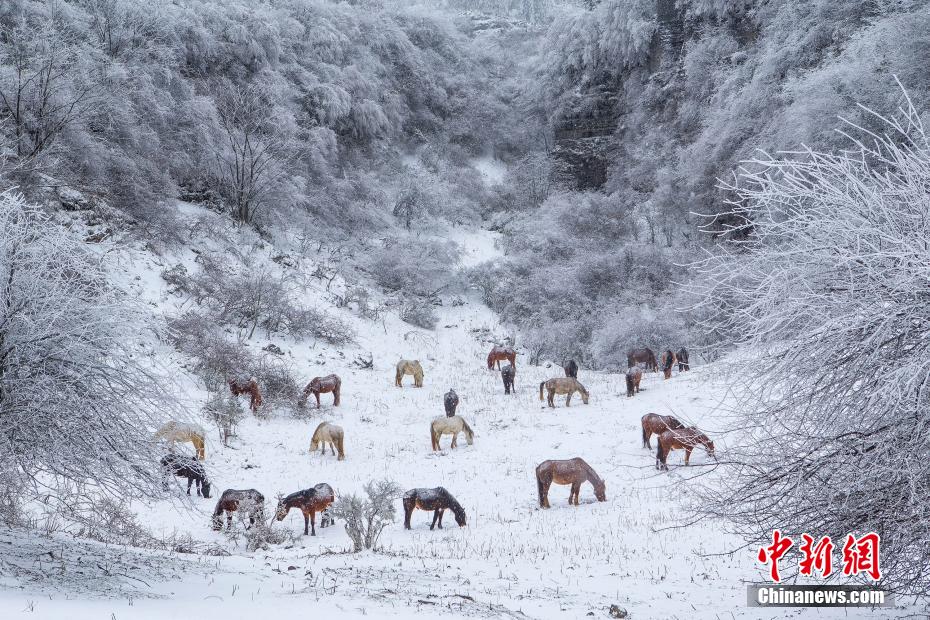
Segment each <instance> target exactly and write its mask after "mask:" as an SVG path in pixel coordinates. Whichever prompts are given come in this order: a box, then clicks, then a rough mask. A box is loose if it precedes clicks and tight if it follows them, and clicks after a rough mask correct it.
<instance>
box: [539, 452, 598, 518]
mask: <svg viewBox="0 0 930 620" xmlns="http://www.w3.org/2000/svg"><path fill="white" fill-rule="evenodd" d="M553 482H554V483H556V484H570V485H572V489H571V491H569V493H568V503H569V505H571V504H575V506H577V505H578V495H579V494H580V492H581V484H582V483H583V482H590V483H591V486H593V487H594V496H595V497H597V501H599V502H603V501H606V500H607V485H606V483H605V482H604V481H603V480H602V479H601V477H600V476H598V475H597V472H595V471H594V468H592V467H591V466H590V465H588V464H587V463H585V461H584V459H581V458H573V459H568V460H565V461H543V462H542V463H540V464H539V465H538V466H537V467H536V484H537V487H538V489H539V507H540V508H549V487H550V486H551V485H552V483H553Z"/></svg>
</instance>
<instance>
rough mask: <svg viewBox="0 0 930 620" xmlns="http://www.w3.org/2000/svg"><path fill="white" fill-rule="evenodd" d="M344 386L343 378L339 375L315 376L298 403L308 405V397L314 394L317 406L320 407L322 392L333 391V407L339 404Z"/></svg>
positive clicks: (302, 405)
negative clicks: (340, 393)
mask: <svg viewBox="0 0 930 620" xmlns="http://www.w3.org/2000/svg"><path fill="white" fill-rule="evenodd" d="M341 388H342V379H340V378H339V375H326V376H325V377H314V378H313V379H312V380H311V381H310V383H308V384H307V387H305V388H304V391H303V394H301V395H300V400H298V401H297V404H298V405H299V406H300V407H305V406H306V405H307V399H308V398H310V395H311V394H313V395H314V396H315V397H316V408H317V409H319V408H320V394H328V393H330V392H332V393H333V407H338V406H339V392H340V390H341Z"/></svg>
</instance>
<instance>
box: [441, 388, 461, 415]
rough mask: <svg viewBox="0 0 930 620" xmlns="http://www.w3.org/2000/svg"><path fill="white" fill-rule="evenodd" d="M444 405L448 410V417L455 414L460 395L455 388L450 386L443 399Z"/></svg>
mask: <svg viewBox="0 0 930 620" xmlns="http://www.w3.org/2000/svg"><path fill="white" fill-rule="evenodd" d="M442 406H443V408H444V409H445V410H446V417H449V418H451V417H452V416H454V415H455V410H456V409H458V407H459V395H458V394H456V393H455V390H453V389H452V388H449V391H448V392H446V395H445V397H444V398H443V399H442Z"/></svg>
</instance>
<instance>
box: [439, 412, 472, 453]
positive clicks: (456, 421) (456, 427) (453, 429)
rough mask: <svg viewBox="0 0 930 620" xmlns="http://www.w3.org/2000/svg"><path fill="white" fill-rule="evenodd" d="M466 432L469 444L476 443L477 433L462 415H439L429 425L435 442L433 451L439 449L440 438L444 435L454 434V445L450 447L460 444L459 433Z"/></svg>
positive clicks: (466, 439)
mask: <svg viewBox="0 0 930 620" xmlns="http://www.w3.org/2000/svg"><path fill="white" fill-rule="evenodd" d="M461 432H464V433H465V441H467V442H468V445H472V444H473V443H475V433H474V432H473V431H472V430H471V427H470V426H469V425H468V423H467V422H466V421H465V420H463V419H462V418H461V416H457V415H454V416H452V417H448V418H447V417H445V416H442V417H439V418H436V419H435V420H433V422H432V423H431V424H430V425H429V436H430V439H431V440H432V442H433V451H434V452H435V451H437V450H439V440H440V439H441V438H442V436H443V435H452V445H450V446H449V447H450V448H455V447H456V446H458V439H459V433H461Z"/></svg>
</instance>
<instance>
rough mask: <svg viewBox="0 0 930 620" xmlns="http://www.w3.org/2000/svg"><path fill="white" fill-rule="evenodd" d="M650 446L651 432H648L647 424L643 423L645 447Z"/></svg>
mask: <svg viewBox="0 0 930 620" xmlns="http://www.w3.org/2000/svg"><path fill="white" fill-rule="evenodd" d="M648 446H649V432H648V431H647V430H646V424H645V423H643V447H644V448H646V447H648Z"/></svg>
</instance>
